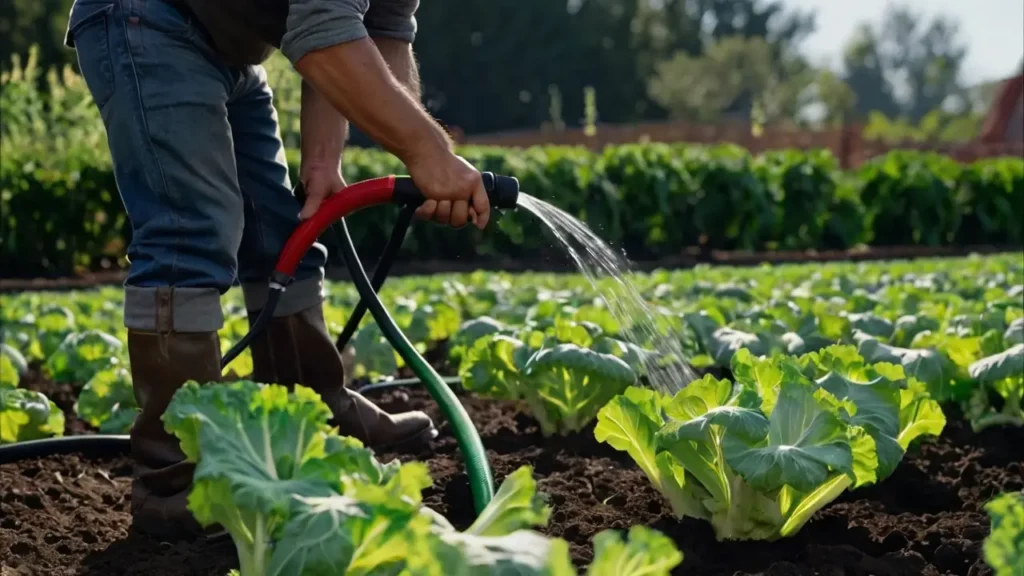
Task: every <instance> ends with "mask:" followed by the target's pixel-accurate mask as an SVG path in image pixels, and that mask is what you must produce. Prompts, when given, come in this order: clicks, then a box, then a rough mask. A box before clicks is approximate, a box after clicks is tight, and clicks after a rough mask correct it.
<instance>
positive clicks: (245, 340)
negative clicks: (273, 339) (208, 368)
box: [220, 285, 284, 370]
mask: <svg viewBox="0 0 1024 576" xmlns="http://www.w3.org/2000/svg"><path fill="white" fill-rule="evenodd" d="M282 292H284V288H283V287H282V288H277V287H274V286H273V285H272V286H271V287H270V293H269V294H268V295H267V304H266V306H264V307H263V310H262V311H261V312H260V315H259V316H257V317H256V322H254V323H253V325H252V327H251V328H249V332H248V333H247V334H246V335H245V336H243V337H242V339H241V340H239V341H238V343H236V344H235V345H234V346H232V347H231V349H230V350H228V351H227V353H226V354H224V357H223V358H222V359H221V361H220V369H221V370H224V368H226V367H227V365H228V364H230V363H231V361H232V360H234V359H235V358H237V357H238V355H239V354H241V353H242V352H243V351H244V350H245V349H246V348H248V347H249V344H250V343H251V342H252V339H253V338H255V337H256V335H257V334H259V333H260V332H262V331H263V329H264V328H266V326H267V323H268V322H270V319H271V318H273V317H274V310H276V309H277V302H278V301H279V300H280V299H281V293H282Z"/></svg>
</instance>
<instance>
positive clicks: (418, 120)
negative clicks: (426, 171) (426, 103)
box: [296, 38, 452, 163]
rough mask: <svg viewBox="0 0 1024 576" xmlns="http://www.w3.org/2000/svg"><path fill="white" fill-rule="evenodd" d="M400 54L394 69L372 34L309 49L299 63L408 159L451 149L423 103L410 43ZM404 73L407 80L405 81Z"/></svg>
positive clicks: (330, 98) (327, 94)
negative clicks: (401, 77)
mask: <svg viewBox="0 0 1024 576" xmlns="http://www.w3.org/2000/svg"><path fill="white" fill-rule="evenodd" d="M381 44H384V45H385V46H387V45H388V44H389V42H381ZM385 50H388V51H389V52H390V51H391V48H385ZM395 52H396V58H397V59H396V60H395V65H394V68H393V70H394V72H392V70H389V65H388V62H387V61H385V59H384V58H383V57H382V55H381V52H380V51H379V50H378V48H377V44H375V43H374V41H372V40H370V39H369V38H362V39H360V40H356V41H352V42H346V43H343V44H338V45H335V46H331V47H329V48H325V49H322V50H316V51H313V52H310V53H308V54H306V55H305V56H304V57H303V58H302V59H301V60H299V61H298V62H297V63H296V69H297V70H298V71H299V73H300V74H301V75H302V77H303V78H304V79H305V81H306V82H308V83H309V84H310V85H311V86H313V87H314V88H315V89H316V91H317V92H319V94H321V95H322V96H323V98H324V99H325V100H326V101H327V102H328V103H329V104H330V105H331V106H332V107H333V108H334V109H335V110H337V111H339V112H340V113H341V115H342V116H343V117H345V118H348V119H350V120H351V121H352V122H354V123H355V124H356V125H357V126H359V127H360V128H361V129H362V130H363V131H364V132H366V133H367V134H368V135H369V136H370V137H371V138H373V139H374V140H375V141H377V142H378V143H379V144H380V145H381V146H383V147H384V148H385V149H387V150H388V151H389V152H391V153H393V154H395V155H396V156H398V157H399V158H400V159H401V160H403V161H404V162H406V163H408V161H409V160H410V159H411V158H413V157H415V156H417V155H418V154H420V153H422V152H423V151H424V150H432V149H437V148H444V149H449V150H450V149H451V148H452V143H451V140H450V139H449V138H448V135H447V134H446V133H445V132H444V130H443V129H442V128H441V127H440V126H439V125H438V124H437V123H436V122H435V121H434V120H433V118H431V117H430V115H429V114H427V112H426V110H424V108H423V107H422V105H421V104H420V102H419V97H418V92H419V79H418V74H417V73H416V71H415V63H414V61H413V59H412V52H411V47H410V46H409V45H408V43H405V50H404V51H403V50H396V51H395ZM400 75H404V76H405V78H404V80H405V81H406V82H404V83H403V82H401V81H400V79H399V76H400ZM405 83H410V84H411V85H410V87H412V86H415V93H416V94H417V95H413V94H411V93H410V92H411V91H407V90H406V88H405V87H404V86H403V84H405Z"/></svg>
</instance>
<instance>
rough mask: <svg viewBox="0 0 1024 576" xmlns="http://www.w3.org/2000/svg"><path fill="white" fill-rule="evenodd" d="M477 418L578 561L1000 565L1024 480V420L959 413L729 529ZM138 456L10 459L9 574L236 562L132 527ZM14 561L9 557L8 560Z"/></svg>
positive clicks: (611, 465)
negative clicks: (669, 556)
mask: <svg viewBox="0 0 1024 576" xmlns="http://www.w3.org/2000/svg"><path fill="white" fill-rule="evenodd" d="M377 398H378V400H379V402H380V404H381V405H382V406H384V407H386V408H387V409H390V410H400V409H407V408H410V407H412V408H421V409H424V410H426V411H427V412H428V413H430V414H431V415H432V416H433V417H434V418H435V421H436V422H437V423H438V424H439V427H440V429H441V435H440V436H439V438H438V439H437V440H436V441H435V442H433V443H432V445H431V446H430V448H429V449H424V450H422V451H419V452H415V453H407V454H381V455H380V457H381V458H382V459H384V460H388V459H390V458H392V457H399V458H401V459H403V460H409V459H420V460H425V461H427V462H428V464H429V466H430V469H431V472H432V474H433V478H434V481H435V485H434V486H433V487H432V488H430V489H428V491H427V494H426V503H427V504H428V505H429V506H431V507H433V508H435V509H436V510H438V511H440V512H441V513H443V514H444V515H445V516H447V517H448V518H449V519H450V520H451V521H452V522H453V523H454V524H455V525H456V526H459V527H466V526H468V525H469V524H470V523H471V522H472V519H473V509H472V504H471V502H472V498H471V493H470V490H469V485H468V482H467V479H466V475H465V473H464V470H463V466H462V460H461V457H460V454H459V451H458V447H457V444H456V442H455V439H454V437H453V436H452V435H451V429H450V427H449V426H448V425H447V424H446V423H445V422H443V418H442V417H441V416H440V413H439V410H438V409H437V408H436V406H435V404H434V402H433V401H432V400H431V399H430V398H429V396H428V395H427V394H426V392H425V391H424V390H422V389H409V390H405V391H390V392H387V393H380V394H379V395H378V396H377ZM464 403H465V405H466V409H467V410H468V412H469V414H470V415H471V416H472V418H473V420H474V422H476V423H477V426H478V427H479V429H480V434H481V436H482V437H483V442H484V445H485V446H486V447H487V450H488V455H489V457H490V461H491V465H492V467H493V469H494V474H495V477H496V481H498V482H500V481H501V480H502V479H503V478H504V477H505V476H506V475H507V474H509V473H510V472H512V471H514V470H515V469H516V468H518V467H519V466H521V465H524V464H528V465H531V466H532V467H533V468H534V474H535V476H536V478H537V479H538V483H539V487H540V490H541V491H543V492H545V493H546V494H548V495H549V498H550V503H551V505H552V507H553V514H552V518H551V522H550V523H549V525H548V526H547V527H546V528H544V529H542V530H543V531H544V532H546V533H548V534H550V535H554V536H560V537H562V538H565V539H566V540H568V541H569V542H570V544H571V550H572V554H573V559H574V560H575V561H576V563H577V564H578V565H580V566H583V565H585V564H586V563H588V562H589V561H590V559H591V556H592V550H591V547H590V542H591V538H592V537H593V536H594V535H595V534H596V533H597V532H599V531H601V530H603V529H606V528H617V529H627V528H628V527H630V526H632V525H635V524H643V525H647V526H652V527H654V528H657V529H659V530H661V531H663V532H664V533H666V534H668V535H669V536H671V537H672V538H673V539H674V540H675V541H676V543H677V544H678V545H679V547H680V549H681V550H682V551H683V553H684V555H685V559H684V561H683V564H682V565H681V566H680V568H679V569H678V570H677V573H679V574H701V575H707V576H732V575H734V574H739V575H746V574H764V575H771V576H783V575H796V574H809V575H811V574H813V575H822V576H830V575H850V576H858V575H864V576H868V575H871V576H886V575H908V576H910V575H915V576H916V575H925V576H935V575H955V576H981V575H987V574H991V570H989V569H988V568H987V567H985V565H984V563H983V562H982V561H981V559H980V551H981V543H982V541H983V539H984V538H985V537H986V536H987V535H988V531H989V521H988V518H987V516H986V515H985V513H984V512H983V510H982V509H981V506H982V505H983V504H984V503H985V502H986V501H987V500H988V499H989V498H991V497H992V496H993V495H995V494H997V493H998V492H1001V491H1005V490H1021V489H1024V480H1022V478H1024V470H1022V464H1021V462H1022V460H1024V448H1022V447H1024V430H1020V429H1017V430H992V431H990V432H986V433H984V434H981V435H977V434H974V433H972V432H971V431H970V428H969V427H967V426H966V425H965V424H963V423H962V421H961V420H959V418H958V415H956V414H953V413H951V414H949V420H950V423H949V424H948V425H947V427H946V430H945V432H944V433H943V435H942V437H941V438H939V439H938V440H937V441H936V442H934V443H930V444H925V445H923V446H921V447H920V448H917V449H913V450H912V452H911V453H910V454H908V455H907V456H906V458H905V459H904V461H903V462H902V463H901V465H900V467H899V468H898V469H897V471H896V472H895V474H894V475H893V476H892V477H891V478H889V479H888V480H886V481H885V482H884V483H883V484H882V485H880V486H878V487H874V488H870V489H864V490H860V491H857V492H854V493H852V494H845V495H844V496H842V497H841V498H840V499H838V500H837V501H835V502H833V503H832V504H831V505H829V506H828V507H826V508H825V509H824V510H822V511H820V512H819V513H818V514H817V515H816V516H815V517H814V518H813V519H812V520H811V522H809V523H808V524H807V525H806V526H805V527H804V529H803V530H802V531H801V532H800V533H799V534H798V535H796V536H795V537H793V538H791V539H788V540H784V541H780V542H775V543H765V542H732V543H719V542H716V541H715V539H714V536H713V534H712V532H711V529H710V527H709V526H708V525H706V524H704V523H702V522H698V521H691V520H685V521H682V522H679V521H677V520H675V519H674V518H673V517H672V516H671V514H670V511H669V509H668V508H667V506H665V505H664V504H663V502H662V499H661V498H660V496H659V495H658V494H657V493H656V492H655V490H654V489H653V488H652V487H651V485H650V483H649V482H648V481H647V479H646V477H645V476H644V475H643V473H642V472H640V470H639V469H638V468H636V466H635V465H634V464H633V462H632V461H631V460H630V459H629V457H628V456H626V455H625V454H622V453H619V452H616V451H614V450H612V449H611V448H609V447H608V446H606V445H603V444H599V443H597V442H596V441H594V439H593V436H592V434H591V430H587V431H586V432H585V433H581V434H577V435H573V436H570V437H567V438H561V437H556V438H544V437H542V436H541V434H540V432H539V429H538V427H537V425H536V423H535V422H534V421H533V420H532V419H531V418H530V417H529V416H526V415H524V414H523V413H522V412H521V411H520V410H519V407H517V406H516V405H514V404H509V403H500V402H492V401H486V400H481V399H466V400H464ZM130 474H131V465H130V461H129V460H128V459H127V458H113V459H97V460H89V459H86V458H84V457H82V456H80V455H72V456H63V457H49V458H41V459H37V460H31V461H23V462H20V463H16V464H7V465H3V466H0V486H2V487H3V489H2V501H0V566H4V567H5V571H4V572H3V574H4V576H7V575H8V574H33V575H34V574H46V575H47V576H63V575H68V574H90V575H93V574H94V575H97V576H98V575H104V576H105V575H117V574H146V575H153V576H169V575H186V574H187V575H192V574H196V575H199V574H201V575H207V574H208V575H218V576H220V575H223V574H225V573H226V571H227V570H228V569H229V568H232V567H235V565H236V560H235V552H234V547H233V545H232V544H231V542H230V541H221V542H218V543H203V544H199V543H189V542H178V543H161V542H157V541H154V540H150V539H147V538H144V537H140V536H138V535H134V534H130V533H129V524H130V516H129V514H128V510H129V499H130V496H129V483H130ZM7 568H10V570H7Z"/></svg>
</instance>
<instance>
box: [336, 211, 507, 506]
mask: <svg viewBox="0 0 1024 576" xmlns="http://www.w3.org/2000/svg"><path fill="white" fill-rule="evenodd" d="M338 224H339V225H340V232H339V233H338V243H339V244H340V248H341V250H342V254H343V255H344V256H345V264H346V265H347V266H348V271H349V276H351V278H352V283H353V284H355V286H356V290H358V291H359V297H360V298H361V299H362V301H363V302H366V307H367V309H369V311H370V314H372V315H373V319H374V320H375V321H376V322H377V325H378V326H379V327H380V330H381V332H382V333H383V334H384V337H385V338H387V339H388V342H390V343H391V345H392V346H394V348H395V350H397V351H398V353H399V354H400V355H401V356H402V359H404V360H405V362H406V364H408V366H409V368H410V369H411V370H412V372H413V374H415V375H416V376H417V377H418V378H419V379H420V380H421V381H422V382H423V384H424V385H426V388H427V390H428V391H429V392H430V395H431V396H432V397H433V398H434V400H435V401H436V402H437V403H438V405H439V406H440V407H441V412H442V413H444V416H445V418H447V420H448V422H449V423H451V426H452V431H453V433H454V434H455V439H456V440H457V441H458V443H459V447H460V448H461V450H462V454H463V456H464V457H465V459H466V475H467V476H468V477H469V484H470V489H471V490H472V493H473V504H474V507H475V508H476V512H477V514H479V513H480V512H482V511H483V509H484V508H485V507H486V506H487V504H489V503H490V501H491V498H493V497H494V476H493V474H492V473H491V467H490V465H489V463H488V462H487V452H486V451H485V450H484V444H483V441H481V440H480V434H479V433H478V432H477V430H476V427H475V426H473V420H472V419H471V418H470V417H469V414H468V413H467V412H466V409H465V408H464V407H463V406H462V403H461V402H459V398H458V397H457V396H456V395H455V393H454V392H452V389H451V388H450V387H449V386H448V384H447V383H446V382H445V379H444V378H442V377H441V375H440V374H438V373H437V371H436V370H434V368H433V366H431V365H430V363H428V362H427V361H426V359H425V358H423V356H421V355H420V353H419V351H417V350H416V347H415V346H413V344H412V343H411V342H409V339H408V338H406V336H405V334H404V333H402V331H401V330H399V328H398V325H396V324H395V321H394V319H392V318H391V315H390V314H389V313H388V311H387V309H385V308H384V304H382V303H381V301H380V299H379V298H378V297H377V293H376V292H374V290H373V287H372V286H371V285H370V280H369V278H367V277H366V271H365V270H363V265H362V263H361V262H360V261H359V256H358V255H357V254H356V249H355V246H353V244H352V236H351V235H350V234H349V232H348V226H347V225H346V224H345V220H344V218H342V219H341V220H339V222H338Z"/></svg>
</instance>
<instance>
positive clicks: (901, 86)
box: [843, 5, 968, 123]
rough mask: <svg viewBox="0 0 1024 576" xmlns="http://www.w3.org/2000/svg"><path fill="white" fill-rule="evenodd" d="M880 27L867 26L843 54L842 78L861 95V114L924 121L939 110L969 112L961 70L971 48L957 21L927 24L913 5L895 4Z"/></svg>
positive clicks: (943, 19) (935, 20) (938, 19)
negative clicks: (874, 112)
mask: <svg viewBox="0 0 1024 576" xmlns="http://www.w3.org/2000/svg"><path fill="white" fill-rule="evenodd" d="M882 20H883V22H884V24H883V25H882V26H881V27H878V28H876V27H873V26H871V25H869V24H864V25H862V26H861V27H860V28H859V29H858V31H857V33H856V35H855V36H854V38H853V40H852V41H851V42H850V44H849V45H848V46H847V47H846V50H845V54H844V68H845V72H844V74H843V80H844V81H845V82H846V83H847V84H849V85H850V87H851V88H852V89H853V91H854V93H855V94H856V96H857V101H856V104H855V112H856V114H857V115H858V116H859V117H861V118H864V117H866V116H867V115H868V114H869V113H870V112H872V111H876V112H881V113H882V114H884V115H885V116H887V117H890V118H895V117H905V118H906V119H907V120H908V121H909V122H911V123H916V122H919V121H920V120H921V119H922V118H923V117H924V116H925V115H926V114H928V113H929V112H931V111H932V110H935V109H937V108H940V107H950V108H952V109H957V108H959V109H966V108H967V106H968V102H967V92H966V90H965V88H964V86H963V84H962V83H961V78H960V70H961V67H962V65H963V61H964V57H965V56H966V54H967V50H966V47H965V46H964V45H963V44H962V43H961V42H960V40H959V27H958V25H957V23H956V22H955V21H954V20H952V19H950V18H947V17H943V16H938V17H936V18H933V19H932V20H931V21H927V22H926V20H925V18H924V16H923V15H922V14H921V13H918V12H915V11H913V10H912V9H911V8H910V7H908V6H898V5H890V6H889V7H888V8H887V11H886V13H885V15H884V16H883V18H882Z"/></svg>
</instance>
